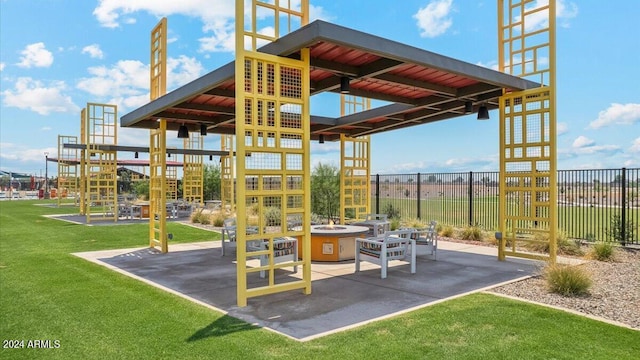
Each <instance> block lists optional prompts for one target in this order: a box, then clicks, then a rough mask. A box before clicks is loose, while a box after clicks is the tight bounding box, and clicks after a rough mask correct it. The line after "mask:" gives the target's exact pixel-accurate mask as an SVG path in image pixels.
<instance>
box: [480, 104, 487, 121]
mask: <svg viewBox="0 0 640 360" xmlns="http://www.w3.org/2000/svg"><path fill="white" fill-rule="evenodd" d="M478 120H489V109H487V105H486V104H482V105H480V108H478Z"/></svg>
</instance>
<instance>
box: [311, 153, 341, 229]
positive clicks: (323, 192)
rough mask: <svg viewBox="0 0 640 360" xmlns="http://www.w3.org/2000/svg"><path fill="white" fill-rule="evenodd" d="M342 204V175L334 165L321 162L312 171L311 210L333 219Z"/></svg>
mask: <svg viewBox="0 0 640 360" xmlns="http://www.w3.org/2000/svg"><path fill="white" fill-rule="evenodd" d="M339 206H340V175H339V172H338V168H337V167H336V166H334V165H331V164H329V165H324V164H322V163H319V164H318V165H317V166H316V167H315V168H314V169H313V172H312V173H311V212H313V213H315V214H319V215H321V216H326V218H327V219H332V218H334V217H336V216H337V215H338V213H339V212H338V208H339Z"/></svg>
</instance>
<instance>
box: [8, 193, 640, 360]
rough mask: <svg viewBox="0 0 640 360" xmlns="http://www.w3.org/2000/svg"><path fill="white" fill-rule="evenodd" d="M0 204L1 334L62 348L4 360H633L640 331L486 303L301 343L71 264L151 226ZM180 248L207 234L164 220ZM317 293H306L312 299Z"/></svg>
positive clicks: (497, 301)
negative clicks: (93, 222) (85, 220)
mask: <svg viewBox="0 0 640 360" xmlns="http://www.w3.org/2000/svg"><path fill="white" fill-rule="evenodd" d="M34 204H36V202H35V201H2V202H0V309H2V310H1V311H2V313H1V317H0V319H1V321H0V334H2V341H3V345H6V341H8V340H24V341H25V343H24V345H25V347H26V346H27V345H28V344H29V343H28V340H51V341H52V344H54V343H53V341H54V340H58V341H59V345H60V347H59V348H58V349H6V348H4V347H5V346H3V349H2V350H0V358H2V359H200V358H202V359H271V358H279V359H307V358H317V359H344V358H349V359H413V358H430V359H445V358H447V359H481V358H492V359H493V358H495V359H549V358H555V359H583V358H584V359H586V358H588V359H636V358H637V357H638V354H640V332H638V331H633V330H629V329H625V328H620V327H616V326H613V325H609V324H605V323H601V322H597V321H593V320H589V319H586V318H583V317H580V316H576V315H571V314H567V313H564V312H561V311H556V310H551V309H547V308H543V307H539V306H534V305H530V304H526V303H520V302H517V301H513V300H507V299H503V298H500V297H496V296H493V295H488V294H476V295H471V296H465V297H462V298H458V299H455V300H451V301H447V302H444V303H441V304H438V305H435V306H431V307H428V308H425V309H422V310H418V311H414V312H412V313H409V314H405V315H402V316H398V317H396V318H393V319H388V320H384V321H379V322H375V323H373V324H369V325H367V326H363V327H360V328H357V329H353V330H350V331H346V332H341V333H338V334H334V335H331V336H326V337H323V338H320V339H317V340H314V341H310V342H307V343H298V342H296V341H293V340H289V339H287V338H284V337H282V336H279V335H277V334H274V333H272V332H269V331H266V330H262V329H258V328H256V327H254V326H252V325H250V324H248V323H244V322H242V321H240V320H237V319H234V318H231V317H228V316H224V315H222V314H220V313H217V312H215V311H212V310H209V309H207V308H204V307H202V306H198V305H196V304H193V303H190V302H189V301H187V300H184V299H182V298H179V297H177V296H174V295H171V294H168V293H165V292H163V291H161V290H158V289H156V288H154V287H151V286H149V285H146V284H144V283H141V282H138V281H136V280H133V279H131V278H128V277H126V276H123V275H120V274H118V273H115V272H113V271H110V270H108V269H106V268H104V267H101V266H99V265H95V264H92V263H89V262H87V261H85V260H82V259H80V258H77V257H75V256H73V255H70V253H72V252H78V251H91V250H103V249H114V248H126V247H137V246H144V245H145V244H146V238H147V231H148V230H147V225H122V226H92V227H87V226H82V225H74V224H69V223H64V222H60V221H56V220H50V219H46V218H43V217H42V216H41V215H43V214H51V213H60V212H65V211H71V209H68V208H67V209H56V208H47V207H41V206H35V205H34ZM168 227H169V231H170V232H172V233H173V234H174V238H175V241H176V242H190V241H206V240H211V239H212V238H213V237H212V233H211V232H206V231H202V230H199V229H195V228H191V227H187V226H183V225H179V224H174V223H170V224H168ZM312 296H313V295H312Z"/></svg>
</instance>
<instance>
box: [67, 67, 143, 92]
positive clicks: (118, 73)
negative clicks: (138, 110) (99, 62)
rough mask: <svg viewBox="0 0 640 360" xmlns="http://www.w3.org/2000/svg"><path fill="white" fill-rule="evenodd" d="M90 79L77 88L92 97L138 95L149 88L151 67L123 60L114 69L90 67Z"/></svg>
mask: <svg viewBox="0 0 640 360" xmlns="http://www.w3.org/2000/svg"><path fill="white" fill-rule="evenodd" d="M88 71H89V74H91V75H93V76H92V77H90V78H85V79H82V80H80V81H79V82H78V84H77V87H78V89H80V90H84V91H86V92H88V93H90V94H91V95H94V96H97V97H102V98H104V97H105V96H116V97H117V96H120V95H138V94H139V93H140V92H141V89H148V88H149V67H148V66H147V65H145V64H143V63H142V62H140V61H136V60H121V61H118V62H117V63H116V64H115V65H114V66H113V67H111V68H107V67H106V66H96V67H90V68H89V69H88Z"/></svg>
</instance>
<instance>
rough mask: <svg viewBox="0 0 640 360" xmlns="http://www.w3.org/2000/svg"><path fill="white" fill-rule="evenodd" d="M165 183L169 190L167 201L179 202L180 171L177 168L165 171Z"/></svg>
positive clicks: (168, 168) (169, 168)
mask: <svg viewBox="0 0 640 360" xmlns="http://www.w3.org/2000/svg"><path fill="white" fill-rule="evenodd" d="M165 183H166V188H167V198H166V200H167V201H171V202H174V201H177V200H178V169H177V168H176V167H175V166H172V167H168V166H167V168H166V170H165Z"/></svg>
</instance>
